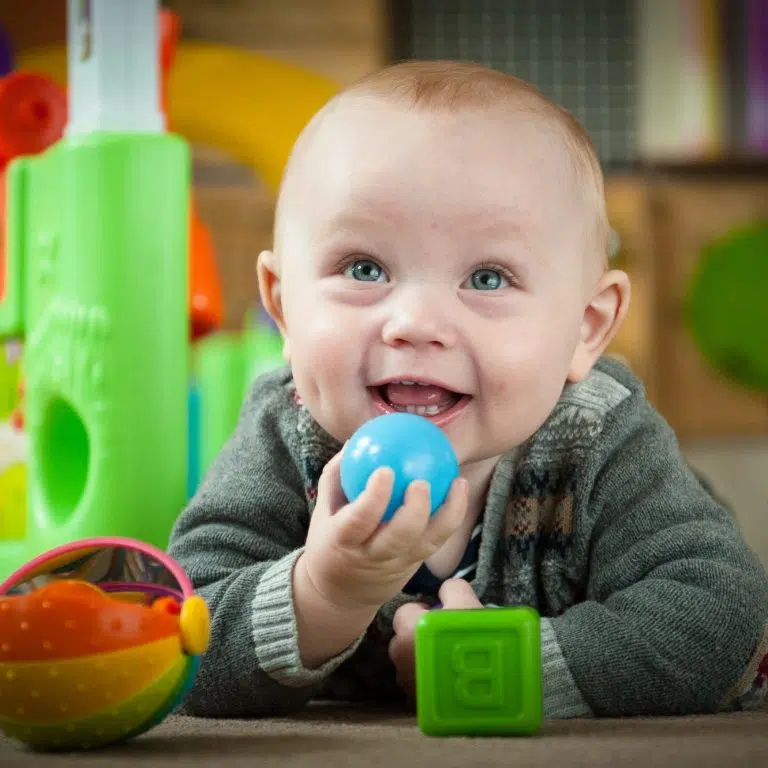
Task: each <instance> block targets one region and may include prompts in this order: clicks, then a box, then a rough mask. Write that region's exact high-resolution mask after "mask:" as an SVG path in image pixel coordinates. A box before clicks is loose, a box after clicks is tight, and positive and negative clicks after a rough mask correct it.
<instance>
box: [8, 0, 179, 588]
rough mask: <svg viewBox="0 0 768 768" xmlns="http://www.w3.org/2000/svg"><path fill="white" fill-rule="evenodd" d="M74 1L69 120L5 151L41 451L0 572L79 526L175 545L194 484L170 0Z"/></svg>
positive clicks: (74, 536) (11, 308) (20, 316)
mask: <svg viewBox="0 0 768 768" xmlns="http://www.w3.org/2000/svg"><path fill="white" fill-rule="evenodd" d="M67 9H68V12H67V20H68V24H67V59H68V111H67V120H68V122H67V126H66V131H65V133H64V137H63V138H62V139H60V140H59V141H57V142H56V143H55V144H53V145H51V146H50V147H49V148H48V149H47V150H45V151H44V152H42V153H41V154H39V155H32V156H24V157H18V158H16V159H15V160H13V161H12V163H11V164H10V165H9V166H8V175H7V187H6V193H7V202H6V217H7V228H6V259H5V265H3V264H0V269H3V267H4V277H5V280H4V281H3V285H4V292H3V293H2V295H0V338H17V339H22V340H23V341H24V356H23V360H22V377H23V380H24V390H25V395H24V431H25V432H26V434H27V438H28V460H27V505H26V507H27V508H26V530H25V533H24V537H23V538H22V539H19V540H13V541H8V540H6V541H2V542H0V579H2V578H3V577H5V576H7V575H9V574H10V573H11V572H13V571H15V570H16V569H17V568H19V567H21V566H22V565H24V563H26V562H27V561H29V560H30V559H32V558H33V557H35V556H37V555H39V554H41V553H42V552H45V551H48V550H50V549H53V548H55V547H57V546H59V545H62V544H65V543H68V542H71V541H74V540H78V539H86V538H92V537H102V536H120V537H125V538H131V539H137V540H139V541H143V542H145V543H147V544H152V545H154V546H156V547H158V548H160V549H163V548H164V547H165V546H166V545H167V543H168V536H169V534H170V530H171V527H172V525H173V522H174V520H175V518H176V516H177V515H178V513H179V511H180V510H181V509H182V507H183V505H184V503H185V500H186V493H187V487H186V486H187V453H188V452H187V441H188V438H187V433H188V419H187V388H188V381H189V379H188V371H189V314H188V295H189V288H188V285H189V275H188V272H189V269H188V222H189V218H188V200H189V190H190V157H189V154H190V153H189V147H188V144H187V143H186V142H185V141H184V140H183V139H181V138H180V137H178V136H174V135H172V134H169V133H167V132H166V130H165V124H164V116H163V113H162V108H161V98H160V74H159V71H158V69H159V64H158V54H157V50H158V43H157V41H158V40H159V39H160V37H159V32H158V10H157V2H156V0H136V1H135V2H130V3H114V2H110V1H108V0H93V2H91V3H82V2H79V0H68V3H67ZM126 30H130V34H127V33H126Z"/></svg>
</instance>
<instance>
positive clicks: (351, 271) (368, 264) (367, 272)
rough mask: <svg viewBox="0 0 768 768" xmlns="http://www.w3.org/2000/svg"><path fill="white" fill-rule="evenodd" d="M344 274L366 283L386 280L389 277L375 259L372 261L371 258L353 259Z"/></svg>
mask: <svg viewBox="0 0 768 768" xmlns="http://www.w3.org/2000/svg"><path fill="white" fill-rule="evenodd" d="M344 274H345V276H346V277H351V278H352V279H353V280H359V281H360V282H364V283H378V282H385V281H386V279H387V276H386V275H385V274H384V270H383V269H382V268H381V267H380V266H379V265H378V264H377V263H376V262H375V261H370V259H358V260H357V261H353V262H352V263H351V264H350V265H349V266H348V267H347V268H346V269H345V270H344Z"/></svg>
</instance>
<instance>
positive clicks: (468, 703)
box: [416, 608, 543, 736]
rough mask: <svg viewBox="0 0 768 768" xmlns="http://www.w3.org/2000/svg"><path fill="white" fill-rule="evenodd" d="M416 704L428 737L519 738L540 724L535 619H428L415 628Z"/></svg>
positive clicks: (503, 615) (461, 614) (519, 611)
mask: <svg viewBox="0 0 768 768" xmlns="http://www.w3.org/2000/svg"><path fill="white" fill-rule="evenodd" d="M416 703H417V713H418V719H419V726H420V728H421V730H422V731H423V732H424V733H425V734H427V735H429V736H450V735H471V736H481V735H489V736H490V735H495V736H501V735H527V734H531V733H534V732H535V731H536V730H538V728H539V727H540V726H541V722H542V719H543V702H542V683H541V639H540V629H539V616H538V614H537V613H536V611H534V610H532V609H530V608H486V609H477V610H460V611H453V610H439V611H430V612H429V613H427V614H425V615H424V616H423V617H422V619H421V620H420V622H419V624H418V626H417V628H416Z"/></svg>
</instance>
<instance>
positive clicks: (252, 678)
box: [169, 373, 359, 717]
mask: <svg viewBox="0 0 768 768" xmlns="http://www.w3.org/2000/svg"><path fill="white" fill-rule="evenodd" d="M289 381H290V377H289V374H287V373H275V374H268V375H266V376H264V377H261V378H260V379H259V380H258V381H257V382H256V384H255V386H254V388H253V390H252V391H251V393H250V396H249V397H248V399H247V402H246V403H245V405H244V407H243V411H242V415H241V418H240V423H239V424H238V426H237V429H236V431H235V433H234V435H233V436H232V438H231V439H230V440H229V442H228V443H227V445H226V446H225V447H224V448H223V450H222V451H221V453H220V455H219V456H218V458H217V459H216V460H215V462H214V464H213V466H212V467H211V469H210V470H209V472H208V473H207V475H206V477H205V479H204V481H203V483H202V484H201V487H200V489H199V491H198V492H197V494H196V495H195V497H194V499H193V500H192V501H191V502H190V504H189V506H188V507H187V508H186V509H185V510H184V512H183V513H182V514H181V516H180V517H179V519H178V520H177V522H176V525H175V527H174V529H173V532H172V535H171V542H170V547H169V552H170V554H171V555H172V556H173V557H174V558H175V559H176V560H177V561H178V562H179V564H180V565H181V566H182V568H184V570H185V571H186V572H187V574H188V575H189V577H190V579H191V580H192V583H193V585H194V586H195V589H196V591H197V593H198V594H200V595H201V596H202V597H203V598H205V600H206V602H207V603H208V606H209V609H210V612H211V625H212V626H211V642H210V647H209V649H208V651H207V652H206V653H205V654H204V655H203V657H202V660H201V665H200V669H199V672H198V674H197V677H196V680H195V684H194V686H193V687H192V689H191V690H190V691H189V693H188V694H187V696H186V697H185V700H184V702H183V705H182V709H181V711H182V712H184V713H186V714H195V715H200V716H206V717H257V716H267V715H275V714H281V713H288V712H291V711H295V710H297V709H299V708H300V707H302V706H303V705H304V704H305V703H306V702H307V701H308V700H309V699H310V698H311V697H312V696H314V695H315V694H316V693H317V692H318V690H320V688H321V687H322V684H323V683H324V682H325V680H326V679H327V678H328V677H329V675H330V674H331V672H332V671H333V670H334V669H336V668H337V667H338V666H339V665H340V664H341V663H342V662H343V661H344V660H345V659H346V658H347V657H348V656H349V655H351V653H352V652H353V651H354V650H355V648H356V646H357V644H355V645H353V646H352V647H350V648H349V649H348V650H346V651H345V652H344V653H342V654H340V655H339V656H337V657H335V658H333V659H331V660H329V661H328V662H326V664H324V665H322V666H321V667H319V668H317V669H311V670H310V669H306V668H304V667H303V666H302V664H301V660H300V656H299V649H298V637H297V629H296V618H295V612H294V608H293V594H292V569H293V565H294V563H295V561H296V559H297V557H298V556H299V554H300V553H301V552H302V551H303V546H304V542H305V540H306V535H307V530H308V526H309V508H310V506H311V498H310V497H311V488H309V487H308V485H311V483H309V484H308V482H307V480H306V477H307V472H309V473H310V474H319V472H320V470H321V469H322V462H316V463H317V466H316V467H315V466H314V464H313V461H312V460H311V459H310V455H311V454H312V451H311V446H310V450H309V451H307V452H306V454H303V453H302V449H303V447H304V444H305V443H306V442H307V441H306V440H303V439H302V436H301V423H300V417H299V415H300V410H301V409H300V408H299V406H298V404H297V403H296V402H295V399H294V397H293V390H292V387H290V386H289ZM358 644H359V643H358Z"/></svg>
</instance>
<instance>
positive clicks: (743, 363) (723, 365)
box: [685, 222, 768, 394]
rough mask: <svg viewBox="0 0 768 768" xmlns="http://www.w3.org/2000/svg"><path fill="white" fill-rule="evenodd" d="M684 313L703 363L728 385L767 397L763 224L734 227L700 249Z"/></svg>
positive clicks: (766, 238)
mask: <svg viewBox="0 0 768 768" xmlns="http://www.w3.org/2000/svg"><path fill="white" fill-rule="evenodd" d="M685 309H686V315H687V320H688V326H689V328H690V331H691V333H692V335H693V339H694V341H695V343H696V345H697V346H698V348H699V351H700V352H701V354H702V355H703V356H704V358H705V359H706V360H707V361H708V363H709V364H710V365H711V366H712V367H713V368H714V369H715V370H717V371H718V372H719V373H721V374H722V375H723V376H725V377H726V378H727V379H729V380H730V381H732V382H733V383H735V384H738V385H739V386H742V387H745V388H747V389H750V390H752V391H754V392H758V393H762V394H766V393H768V223H766V222H755V223H753V224H749V225H745V226H743V227H739V228H738V229H734V230H732V231H730V232H728V233H726V234H724V235H723V236H722V237H719V238H717V239H715V240H713V241H712V242H710V243H708V244H707V245H706V246H705V247H704V249H703V251H702V254H701V259H700V260H699V263H698V265H697V267H696V270H695V272H694V275H693V277H692V279H691V282H690V285H689V290H688V296H687V299H686V308H685Z"/></svg>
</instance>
